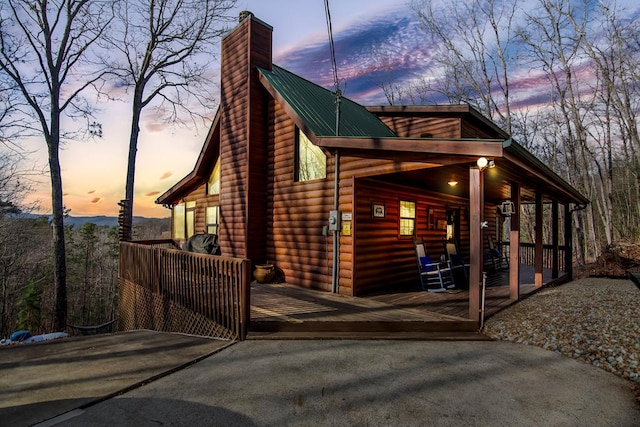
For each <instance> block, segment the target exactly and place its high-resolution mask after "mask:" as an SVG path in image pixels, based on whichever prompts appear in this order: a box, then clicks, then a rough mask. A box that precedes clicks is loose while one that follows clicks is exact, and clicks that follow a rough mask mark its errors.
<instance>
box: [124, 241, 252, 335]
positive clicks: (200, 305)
mask: <svg viewBox="0 0 640 427" xmlns="http://www.w3.org/2000/svg"><path fill="white" fill-rule="evenodd" d="M173 246H174V245H173V243H172V241H171V240H164V241H160V240H156V241H144V242H122V243H120V274H119V282H120V286H121V296H120V300H121V304H120V317H121V318H122V321H121V323H123V324H124V325H123V329H133V328H141V327H144V328H148V329H156V330H165V331H169V330H172V331H175V332H184V333H194V334H199V335H212V336H218V337H223V338H229V339H240V340H243V339H244V338H245V337H246V333H247V328H248V322H249V298H250V297H249V292H250V282H251V279H250V275H251V263H250V261H249V260H244V259H238V258H228V257H222V256H214V255H205V254H197V253H192V252H185V251H182V250H179V249H169V248H171V247H173Z"/></svg>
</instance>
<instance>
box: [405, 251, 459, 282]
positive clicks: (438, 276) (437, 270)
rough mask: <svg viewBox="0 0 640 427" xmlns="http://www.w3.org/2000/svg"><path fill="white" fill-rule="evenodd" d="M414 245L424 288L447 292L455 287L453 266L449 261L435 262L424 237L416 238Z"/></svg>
mask: <svg viewBox="0 0 640 427" xmlns="http://www.w3.org/2000/svg"><path fill="white" fill-rule="evenodd" d="M413 246H414V248H415V251H416V259H417V261H418V272H419V273H420V285H421V286H422V290H425V291H427V292H445V291H446V290H447V289H452V288H454V287H455V285H454V283H453V276H452V275H451V266H450V265H449V263H448V261H447V262H445V263H442V262H433V261H432V259H431V257H430V256H429V255H427V252H426V250H425V247H424V241H423V240H422V239H414V241H413Z"/></svg>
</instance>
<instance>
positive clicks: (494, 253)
mask: <svg viewBox="0 0 640 427" xmlns="http://www.w3.org/2000/svg"><path fill="white" fill-rule="evenodd" d="M487 240H488V241H489V257H490V258H491V263H492V266H493V269H494V270H503V269H504V270H508V269H509V258H508V257H507V256H506V255H504V254H503V253H502V252H501V251H500V249H498V247H496V245H495V244H494V242H493V237H491V236H487Z"/></svg>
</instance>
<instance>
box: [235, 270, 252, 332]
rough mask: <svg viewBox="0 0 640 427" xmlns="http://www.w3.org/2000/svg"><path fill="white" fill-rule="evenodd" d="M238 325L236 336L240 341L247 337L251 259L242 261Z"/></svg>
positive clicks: (249, 309)
mask: <svg viewBox="0 0 640 427" xmlns="http://www.w3.org/2000/svg"><path fill="white" fill-rule="evenodd" d="M239 320H240V325H239V328H238V338H239V339H240V340H241V341H242V340H244V339H245V338H246V337H247V333H248V331H249V323H250V322H251V261H250V260H248V259H245V260H244V261H243V262H242V279H241V283H240V319H239Z"/></svg>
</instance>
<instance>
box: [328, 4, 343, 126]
mask: <svg viewBox="0 0 640 427" xmlns="http://www.w3.org/2000/svg"><path fill="white" fill-rule="evenodd" d="M324 12H325V18H326V20H327V33H328V34H329V49H330V51H331V67H332V69H333V85H334V87H335V93H336V129H335V130H336V132H335V133H336V136H339V135H340V102H341V99H342V91H341V90H340V80H339V79H338V63H337V62H336V49H335V45H334V43H333V28H332V25H331V12H330V11H329V0H324Z"/></svg>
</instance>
